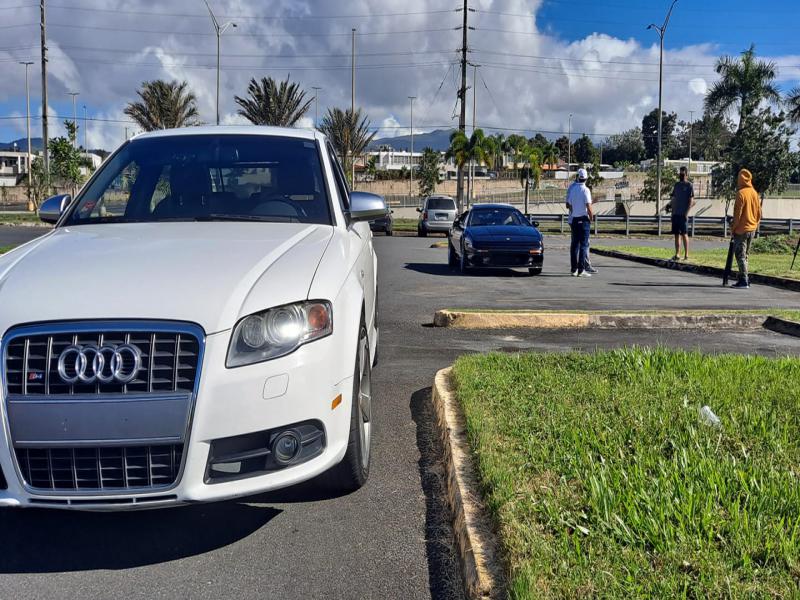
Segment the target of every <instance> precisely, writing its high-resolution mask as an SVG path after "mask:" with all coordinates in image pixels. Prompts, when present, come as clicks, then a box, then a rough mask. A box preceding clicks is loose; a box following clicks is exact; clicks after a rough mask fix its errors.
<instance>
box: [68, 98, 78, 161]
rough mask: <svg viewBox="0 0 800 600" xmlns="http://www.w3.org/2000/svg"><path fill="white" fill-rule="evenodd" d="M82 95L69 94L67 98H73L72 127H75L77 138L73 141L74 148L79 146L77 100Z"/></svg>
mask: <svg viewBox="0 0 800 600" xmlns="http://www.w3.org/2000/svg"><path fill="white" fill-rule="evenodd" d="M80 95H81V93H80V92H67V96H72V126H73V127H75V138H74V139H73V140H72V147H73V148H77V146H78V113H77V112H76V111H75V98H77V97H78V96H80Z"/></svg>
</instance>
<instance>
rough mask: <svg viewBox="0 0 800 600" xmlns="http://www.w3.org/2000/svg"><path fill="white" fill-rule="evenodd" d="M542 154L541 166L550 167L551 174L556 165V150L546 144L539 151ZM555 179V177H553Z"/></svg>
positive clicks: (553, 145) (549, 144) (551, 145)
mask: <svg viewBox="0 0 800 600" xmlns="http://www.w3.org/2000/svg"><path fill="white" fill-rule="evenodd" d="M540 152H541V153H542V164H545V165H547V166H549V167H550V170H551V172H553V173H554V172H555V167H556V165H557V164H558V148H556V145H555V144H553V143H551V142H548V143H547V145H546V146H545V147H544V148H542V149H541V150H540ZM553 177H555V175H553Z"/></svg>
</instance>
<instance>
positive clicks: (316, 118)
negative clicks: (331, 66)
mask: <svg viewBox="0 0 800 600" xmlns="http://www.w3.org/2000/svg"><path fill="white" fill-rule="evenodd" d="M311 89H312V90H314V129H317V127H319V105H318V104H317V101H318V97H319V91H320V90H321V89H322V88H321V87H317V86H314V87H312V88H311Z"/></svg>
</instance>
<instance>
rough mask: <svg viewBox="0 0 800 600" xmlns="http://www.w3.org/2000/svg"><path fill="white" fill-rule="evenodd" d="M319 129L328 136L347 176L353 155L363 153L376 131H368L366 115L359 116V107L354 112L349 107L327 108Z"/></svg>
mask: <svg viewBox="0 0 800 600" xmlns="http://www.w3.org/2000/svg"><path fill="white" fill-rule="evenodd" d="M319 130H320V131H321V132H322V133H324V134H325V135H327V136H328V139H329V140H330V141H331V144H332V145H333V149H334V150H335V151H336V154H337V155H338V156H339V160H340V161H341V163H342V165H344V169H345V172H346V173H347V174H348V176H349V174H350V173H351V172H352V166H353V161H354V160H355V157H356V156H359V155H361V154H363V152H364V151H365V150H366V149H367V146H369V143H370V142H371V141H372V139H373V138H374V137H375V133H376V132H374V131H373V132H372V133H370V132H369V121H368V120H367V117H366V115H365V116H363V117H362V116H361V109H360V108H359V109H358V110H356V112H355V113H353V111H352V110H350V109H349V108H348V109H347V110H342V109H341V108H329V109H328V114H326V115H325V116H324V117H322V121H321V122H320V125H319Z"/></svg>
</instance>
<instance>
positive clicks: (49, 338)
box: [0, 127, 387, 510]
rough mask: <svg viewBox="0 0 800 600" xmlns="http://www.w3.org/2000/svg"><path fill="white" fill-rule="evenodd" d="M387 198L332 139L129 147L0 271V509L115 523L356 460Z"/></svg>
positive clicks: (256, 136)
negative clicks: (375, 241)
mask: <svg viewBox="0 0 800 600" xmlns="http://www.w3.org/2000/svg"><path fill="white" fill-rule="evenodd" d="M386 212H387V210H386V206H385V203H384V202H383V199H382V198H380V197H379V196H374V195H372V194H364V193H359V192H352V191H350V190H349V188H348V184H347V181H346V179H345V177H344V174H343V172H342V168H341V166H340V165H339V163H338V162H337V159H336V155H335V153H334V152H333V149H332V147H331V145H330V144H329V143H328V141H327V140H326V138H325V137H324V136H323V135H321V134H319V133H316V132H310V131H301V130H297V129H279V128H263V127H194V128H186V129H180V130H167V131H159V132H156V133H148V134H144V135H140V136H137V137H135V138H133V139H132V140H130V141H127V142H126V143H125V144H124V145H123V146H121V147H120V148H119V149H118V150H117V151H116V152H115V153H114V154H112V155H111V156H110V157H109V158H108V159H107V160H106V162H105V163H104V164H103V166H102V167H101V168H100V169H99V170H98V171H97V172H96V173H95V174H94V176H93V177H92V178H91V180H90V181H89V182H88V183H87V184H86V185H85V186H84V188H83V190H82V191H81V192H80V193H79V194H78V196H77V197H76V198H74V199H71V198H69V197H68V196H56V197H53V198H50V199H48V200H47V201H46V202H45V203H44V204H43V206H42V208H41V211H40V216H41V217H42V218H43V220H46V221H51V222H56V227H55V228H54V229H53V231H52V232H50V233H48V234H47V235H45V236H43V237H41V238H39V239H36V240H34V241H32V242H30V243H28V244H25V245H23V246H20V247H19V248H17V249H15V250H13V251H11V252H9V253H7V254H6V255H4V256H3V257H2V258H0V304H1V305H2V307H3V310H2V311H0V332H2V340H1V343H2V355H3V401H2V402H1V403H0V411H2V422H3V427H2V431H0V436H2V438H3V441H4V443H2V444H0V468H2V472H1V473H0V506H21V507H31V506H36V507H52V508H71V509H84V510H119V509H135V508H145V507H158V506H165V505H173V504H180V503H191V502H205V501H212V500H220V499H225V498H235V497H239V496H246V495H250V494H255V493H258V492H263V491H267V490H273V489H277V488H282V487H285V486H289V485H292V484H296V483H299V482H301V481H305V480H308V479H311V478H312V477H315V476H317V475H320V474H324V476H323V478H321V480H322V481H325V482H326V484H328V485H332V486H334V487H336V488H338V489H340V490H344V491H348V490H354V489H357V488H358V487H360V486H362V485H363V484H364V482H365V481H366V479H367V476H368V474H369V469H370V443H371V439H372V435H371V434H372V415H371V412H372V408H371V404H372V392H371V385H370V381H371V367H372V364H373V361H374V359H375V356H376V347H377V343H378V328H377V325H376V301H375V299H376V257H375V252H374V249H373V246H372V234H371V233H370V229H369V224H368V221H369V220H371V219H375V218H377V217H382V216H384V215H385V214H386Z"/></svg>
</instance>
